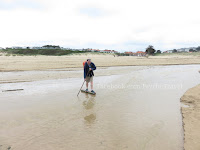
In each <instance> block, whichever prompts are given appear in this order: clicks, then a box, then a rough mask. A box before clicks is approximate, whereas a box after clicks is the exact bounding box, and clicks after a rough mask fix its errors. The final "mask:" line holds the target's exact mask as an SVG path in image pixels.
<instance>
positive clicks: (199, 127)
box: [181, 85, 200, 150]
mask: <svg viewBox="0 0 200 150" xmlns="http://www.w3.org/2000/svg"><path fill="white" fill-rule="evenodd" d="M181 102H182V103H183V104H185V106H183V107H182V114H183V125H184V133H185V143H184V147H185V150H198V149H200V143H199V141H200V85H198V86H195V87H193V88H191V89H189V90H188V91H187V92H186V93H185V94H184V95H183V97H182V98H181Z"/></svg>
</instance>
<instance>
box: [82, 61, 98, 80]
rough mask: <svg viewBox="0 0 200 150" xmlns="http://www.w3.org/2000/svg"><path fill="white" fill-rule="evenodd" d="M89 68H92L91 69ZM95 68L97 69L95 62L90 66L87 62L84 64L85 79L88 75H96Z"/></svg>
mask: <svg viewBox="0 0 200 150" xmlns="http://www.w3.org/2000/svg"><path fill="white" fill-rule="evenodd" d="M89 68H91V69H92V70H91V71H89ZM93 70H96V66H95V64H94V63H93V62H91V64H90V66H89V65H88V63H87V62H86V63H85V66H84V79H85V78H86V76H89V77H92V76H94V72H93ZM88 71H89V72H88Z"/></svg>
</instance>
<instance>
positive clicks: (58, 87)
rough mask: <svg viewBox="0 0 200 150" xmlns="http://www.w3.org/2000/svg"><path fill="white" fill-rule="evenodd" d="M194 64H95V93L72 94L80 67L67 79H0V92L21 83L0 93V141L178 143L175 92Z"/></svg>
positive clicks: (170, 148)
mask: <svg viewBox="0 0 200 150" xmlns="http://www.w3.org/2000/svg"><path fill="white" fill-rule="evenodd" d="M199 67H200V66H199V65H191V66H189V65H188V66H157V67H156V66H150V67H143V66H141V67H139V66H135V67H109V68H102V69H99V72H98V71H96V72H95V75H96V76H95V90H96V92H97V95H96V96H92V95H87V94H84V93H81V94H80V96H79V97H77V96H76V94H77V92H78V90H79V88H80V85H81V84H82V79H81V78H80V76H82V71H79V70H77V71H76V70H74V73H72V74H76V76H75V77H71V78H65V79H56V80H52V79H51V80H41V81H32V82H19V83H9V84H8V83H2V84H1V87H0V90H1V91H2V90H10V89H24V90H23V91H16V92H0V103H1V105H0V145H2V146H4V148H6V147H7V148H8V147H11V149H15V150H26V149H29V150H35V149H41V148H42V149H43V150H55V149H60V150H62V149H63V150H66V149H71V150H79V149H83V150H93V149H97V150H102V149H106V150H123V149H127V150H133V149H137V150H144V149H148V150H155V149H162V150H179V149H180V150H182V149H183V128H182V117H181V112H180V101H179V99H180V97H181V96H182V95H183V94H184V92H185V91H186V90H187V89H188V88H191V87H193V86H195V85H196V82H199V81H200V79H199V74H196V69H197V68H199ZM119 70H121V71H119ZM53 71H55V70H52V72H53ZM50 72H51V71H49V73H48V74H50ZM68 72H69V71H68ZM188 72H190V73H188ZM4 73H5V74H4ZM4 73H2V74H1V75H2V76H10V77H13V76H14V75H15V74H18V72H10V74H8V72H4ZM23 73H24V74H29V75H31V74H38V71H33V72H31V73H30V72H26V71H25V72H23ZM23 73H22V74H23ZM40 73H41V72H40ZM46 73H47V72H44V75H46ZM166 141H167V142H166Z"/></svg>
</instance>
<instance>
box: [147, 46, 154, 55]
mask: <svg viewBox="0 0 200 150" xmlns="http://www.w3.org/2000/svg"><path fill="white" fill-rule="evenodd" d="M145 52H146V53H147V54H148V55H153V54H154V53H155V52H156V50H155V49H154V47H153V46H152V45H149V46H148V47H147V48H146V51H145Z"/></svg>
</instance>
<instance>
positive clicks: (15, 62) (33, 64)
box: [0, 54, 200, 71]
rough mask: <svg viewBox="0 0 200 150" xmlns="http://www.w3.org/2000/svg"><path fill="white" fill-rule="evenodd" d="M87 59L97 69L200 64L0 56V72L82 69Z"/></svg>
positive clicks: (194, 59)
mask: <svg viewBox="0 0 200 150" xmlns="http://www.w3.org/2000/svg"><path fill="white" fill-rule="evenodd" d="M87 58H91V59H92V61H93V62H94V63H95V64H96V65H97V66H98V67H110V66H150V65H180V64H200V59H199V57H198V56H181V55H180V56H179V55H177V56H153V57H149V58H146V57H133V56H121V57H114V56H113V55H92V54H89V55H70V56H0V71H26V70H46V69H63V68H82V62H83V61H84V60H86V59H87Z"/></svg>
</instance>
